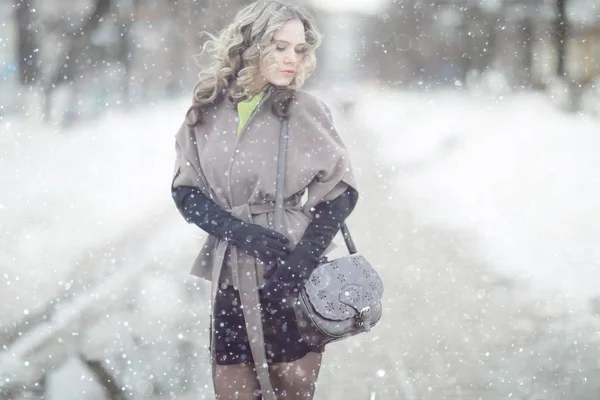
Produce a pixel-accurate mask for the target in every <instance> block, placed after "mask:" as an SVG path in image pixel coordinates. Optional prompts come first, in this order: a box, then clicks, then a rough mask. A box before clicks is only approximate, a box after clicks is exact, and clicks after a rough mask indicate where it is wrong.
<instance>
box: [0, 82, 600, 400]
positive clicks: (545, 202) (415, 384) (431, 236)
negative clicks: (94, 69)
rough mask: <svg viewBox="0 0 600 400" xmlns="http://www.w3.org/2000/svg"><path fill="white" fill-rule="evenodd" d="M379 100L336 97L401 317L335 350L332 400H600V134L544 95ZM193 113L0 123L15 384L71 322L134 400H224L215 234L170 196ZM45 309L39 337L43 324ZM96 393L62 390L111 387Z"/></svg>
mask: <svg viewBox="0 0 600 400" xmlns="http://www.w3.org/2000/svg"><path fill="white" fill-rule="evenodd" d="M361 89H362V91H361V96H360V98H359V99H358V100H357V102H356V105H355V109H354V112H351V113H348V114H344V112H343V111H342V110H341V109H339V108H338V107H337V105H336V100H335V99H333V98H329V99H328V98H327V96H326V95H325V96H324V97H326V101H327V102H328V103H330V104H331V106H332V108H333V109H334V114H335V117H336V120H337V121H338V126H339V129H340V131H341V132H342V135H343V137H344V139H345V140H346V141H347V144H348V146H349V147H350V148H351V151H352V153H353V155H354V156H353V160H354V162H355V167H356V170H357V175H358V179H359V184H360V187H362V195H361V201H360V203H359V207H358V208H357V211H356V212H355V213H354V214H353V216H352V217H351V219H350V221H349V223H350V227H351V230H352V232H353V233H354V235H355V239H356V242H357V245H358V246H359V250H361V251H362V252H363V253H364V254H365V255H366V256H367V258H368V259H370V260H371V261H372V262H373V263H374V264H375V265H376V266H378V267H379V268H380V271H381V273H382V276H383V277H384V280H385V282H386V297H385V307H386V309H385V310H386V314H385V317H386V318H385V319H384V320H383V322H382V323H381V324H380V326H378V327H377V328H376V329H375V330H374V331H373V333H372V334H370V335H369V336H365V337H357V338H354V339H351V340H348V341H346V342H344V343H340V344H336V345H334V346H332V347H331V349H330V350H328V352H327V353H326V357H325V361H326V363H325V366H324V368H323V372H322V379H321V382H322V383H320V386H319V389H318V391H317V397H318V398H322V399H328V400H335V399H338V398H339V399H342V398H345V399H366V398H376V399H377V400H379V399H404V400H408V399H410V400H412V399H436V400H437V399H446V398H447V399H465V400H467V399H468V400H471V399H474V398H479V397H473V396H475V394H474V393H477V396H483V397H481V398H485V399H486V400H488V399H492V400H494V399H505V398H518V399H534V398H535V399H550V398H552V399H555V398H556V399H563V398H564V399H567V398H577V399H578V400H581V399H590V400H591V399H593V398H594V397H584V396H583V395H582V393H585V394H586V395H587V393H588V391H587V386H585V385H586V384H588V385H589V384H590V382H593V383H594V385H596V386H594V387H595V388H598V387H599V385H598V382H596V381H595V380H594V379H593V375H597V373H598V369H599V366H598V364H597V362H595V361H593V360H595V358H594V357H596V356H598V350H597V349H598V348H599V346H598V340H599V339H600V338H598V337H597V333H594V332H597V330H594V329H593V328H596V326H595V325H594V323H595V322H594V321H596V318H597V317H594V316H593V315H592V313H591V312H590V309H589V306H590V304H591V303H590V300H591V299H592V298H593V297H595V296H598V295H600V290H598V288H597V282H599V281H600V279H598V278H600V271H599V267H600V264H599V262H600V246H599V245H597V243H598V239H600V228H598V224H597V223H596V224H595V223H594V222H595V221H596V220H598V216H599V215H600V202H599V201H598V199H600V189H599V188H600V185H599V184H600V161H598V160H600V157H599V156H600V135H599V132H600V122H599V121H598V120H597V119H593V118H588V117H584V116H575V115H568V114H564V113H561V112H559V111H557V110H556V109H555V108H553V107H552V106H551V105H550V104H548V103H547V100H546V99H545V98H543V97H540V96H537V95H518V96H517V95H511V96H507V97H505V98H503V99H491V98H484V97H481V96H473V95H469V94H467V93H458V92H432V93H426V94H424V93H398V92H385V91H380V90H375V89H369V87H368V86H363V87H361ZM345 100H347V99H345ZM346 105H347V103H346ZM185 107H186V102H185V101H184V100H181V101H164V102H161V103H157V104H155V105H153V106H148V107H147V108H146V109H144V110H137V111H133V112H130V113H127V114H124V113H117V112H113V114H112V115H106V116H105V117H103V118H102V119H101V120H99V121H94V122H93V123H90V124H89V125H78V126H75V127H72V128H70V129H69V130H66V131H62V132H57V131H55V130H53V129H50V128H48V127H45V126H43V125H40V124H37V123H35V122H24V121H19V120H16V121H15V120H11V119H8V120H2V121H0V129H1V130H0V187H2V188H3V190H2V191H0V224H1V225H0V273H2V279H1V280H0V300H1V301H2V304H1V306H0V337H6V346H7V347H5V348H4V349H5V350H6V349H9V351H7V352H4V353H2V354H0V373H2V372H5V371H2V368H3V367H6V366H7V365H8V366H11V365H15V367H14V368H15V371H14V372H15V375H17V374H16V372H17V371H16V369H23V368H25V367H24V365H29V364H25V363H23V362H22V361H23V359H28V360H29V359H31V363H32V364H33V363H34V362H40V361H39V360H40V359H44V354H37V356H36V357H34V356H31V354H33V353H35V349H34V348H33V349H30V348H29V347H32V344H33V343H40V342H41V341H42V339H40V338H44V337H45V335H48V332H51V331H52V329H58V328H57V327H56V326H57V325H60V326H61V328H60V329H63V330H64V332H65V335H63V336H61V337H71V338H72V337H77V338H79V339H78V342H77V343H78V345H79V346H80V347H79V348H80V350H81V352H82V353H83V354H84V355H85V356H86V357H89V358H91V359H96V360H98V359H99V360H103V361H105V363H107V366H109V369H110V370H111V371H112V372H113V373H115V374H116V375H117V376H118V378H119V379H120V383H121V384H122V385H123V387H125V388H126V390H127V391H128V392H129V393H130V394H131V396H132V398H138V397H142V396H148V395H150V394H152V393H154V394H155V395H158V394H159V393H160V394H163V395H164V398H175V397H177V398H183V394H181V395H178V392H177V390H181V389H180V388H183V387H185V388H187V389H190V388H191V389H192V390H193V392H192V393H188V395H190V396H192V397H194V398H206V399H208V398H211V394H210V393H211V389H210V384H209V382H210V380H209V371H208V370H207V364H206V363H207V359H206V356H207V354H206V348H205V347H206V345H207V341H206V328H207V324H208V314H207V313H208V310H207V309H206V303H205V300H206V293H205V292H204V289H205V287H206V286H205V285H203V284H201V283H197V282H196V281H195V280H193V279H189V277H188V276H187V272H188V270H189V266H190V264H191V261H192V259H193V257H194V252H195V251H197V248H198V246H199V243H200V242H199V240H200V239H201V237H202V234H201V232H199V230H198V229H197V228H194V227H192V226H189V225H186V224H185V223H184V222H183V220H182V219H181V217H180V216H179V215H178V214H177V212H176V211H175V210H174V207H173V205H172V202H171V199H170V196H169V191H168V187H169V183H170V178H171V173H172V162H173V136H174V134H175V131H176V130H177V128H178V126H179V124H180V123H181V120H182V116H183V114H184V112H185ZM503 277H506V278H503ZM511 281H515V282H517V283H516V284H512V283H510V282H511ZM101 284H104V285H105V286H101ZM73 299H79V300H80V301H73ZM94 300H95V301H94ZM50 301H51V302H52V305H51V306H48V305H47V304H46V303H48V302H50ZM94 303H96V304H95V306H94V307H95V308H96V310H95V311H94V312H90V311H85V309H86V307H88V306H86V304H92V305H93V304H94ZM61 304H62V306H61ZM582 306H583V307H582ZM90 307H91V306H90ZM58 311H62V312H63V314H60V318H56V320H54V317H53V315H55V314H56V313H57V312H58ZM40 312H41V313H42V315H41V316H40V318H38V319H35V320H34V321H36V323H41V324H42V325H41V328H40V329H38V330H37V331H36V330H35V329H32V327H31V326H30V325H31V324H24V322H23V321H27V319H28V318H30V317H32V316H33V315H36V314H37V313H40ZM595 312H596V313H598V312H600V310H596V311H595ZM43 314H47V315H43ZM78 316H81V318H80V319H81V320H83V322H81V321H79V322H72V321H71V320H73V321H75V320H77V319H78ZM61 324H62V325H61ZM14 329H19V330H22V331H21V333H20V334H19V333H18V332H14ZM17 337H19V338H20V339H17ZM67 342H68V341H67ZM60 343H61V344H64V343H63V341H62V339H61V341H60ZM2 344H4V342H3V343H2ZM15 348H16V349H19V350H20V351H22V353H19V354H20V355H22V356H21V358H20V359H17V360H14V359H12V358H11V356H14V355H13V354H9V353H10V350H14V349H15ZM594 349H595V350H594ZM71 351H72V349H71ZM582 352H585V353H586V354H588V355H589V357H587V358H586V357H584V356H581V354H582ZM19 354H18V355H19ZM56 354H59V353H56ZM61 354H62V353H61ZM588 358H589V359H590V360H588ZM357 359H358V360H360V361H357ZM548 360H550V361H548ZM552 360H557V361H552ZM19 361H21V364H20V365H18V367H17V364H14V362H19ZM588 361H589V362H588ZM45 362H47V357H46V361H45ZM11 363H13V364H11ZM80 365H81V364H79V363H78V362H73V360H72V359H71V362H69V363H67V364H63V372H62V374H63V375H62V378H60V376H61V374H60V373H59V374H56V376H55V377H54V380H51V381H49V389H50V388H52V387H54V386H53V385H58V386H60V385H61V384H60V382H65V375H64V374H67V375H66V376H71V375H69V374H73V372H65V371H73V369H77V368H79V367H78V366H80ZM474 365H476V367H474ZM138 366H139V367H138ZM590 366H591V367H590ZM25 369H27V368H25ZM540 371H541V372H540ZM544 374H546V375H544ZM74 376H75V375H74ZM83 376H84V374H82V377H83ZM77 378H79V376H77ZM68 379H69V378H66V381H68ZM82 379H83V378H82ZM52 382H55V383H54V384H53V383H52ZM341 382H342V383H344V389H343V390H342V389H340V383H341ZM548 382H550V383H548ZM582 382H583V383H582ZM585 382H587V383H585ZM86 385H88V386H89V382H87V378H86V381H85V382H84V381H82V382H80V383H79V384H78V387H81V389H80V390H79V389H75V390H70V391H69V392H68V393H71V394H69V395H68V396H67V392H60V393H61V396H62V397H57V398H61V400H65V399H67V397H68V399H77V398H81V397H78V396H80V393H82V392H83V391H84V390H86V393H88V394H91V393H97V392H95V391H94V390H92V389H90V388H89V387H87V388H86ZM550 385H554V386H552V387H553V388H555V389H556V390H555V391H554V392H551V391H549V389H548V388H549V387H550ZM569 385H571V386H569ZM573 385H574V387H575V388H583V389H581V390H580V391H579V392H577V393H578V395H579V397H572V396H571V397H569V396H568V394H569V393H571V394H572V393H574V392H573V391H571V392H569V391H568V390H571V389H572V388H573ZM0 388H1V385H0ZM565 388H567V389H565ZM569 388H570V389H569ZM169 393H174V394H171V395H170V394H169ZM193 393H196V394H193ZM197 393H200V394H201V396H198V395H197ZM369 393H377V395H376V396H378V397H373V396H375V395H370V394H369ZM511 393H512V394H511ZM590 393H591V392H590ZM509 394H511V395H510V396H509ZM55 396H56V394H55ZM65 396H67V397H65ZM90 396H91V395H88V396H87V397H85V398H86V399H92V398H100V397H97V396H99V395H94V396H92V397H90ZM136 396H138V397H136ZM173 396H175V397H173ZM368 396H371V397H368ZM534 396H538V397H534ZM544 396H546V397H544ZM550 396H552V397H550ZM52 398H56V397H52ZM190 398H191V397H190Z"/></svg>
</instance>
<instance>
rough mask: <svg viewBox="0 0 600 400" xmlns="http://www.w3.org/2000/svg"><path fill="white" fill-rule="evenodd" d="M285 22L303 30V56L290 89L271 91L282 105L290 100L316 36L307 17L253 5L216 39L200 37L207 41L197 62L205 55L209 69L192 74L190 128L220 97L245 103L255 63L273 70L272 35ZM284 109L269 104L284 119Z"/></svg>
mask: <svg viewBox="0 0 600 400" xmlns="http://www.w3.org/2000/svg"><path fill="white" fill-rule="evenodd" d="M291 19H298V20H300V22H302V24H303V25H304V31H305V34H306V38H305V40H306V45H307V50H306V52H305V54H304V57H303V59H302V62H301V63H300V65H299V68H298V72H297V74H296V77H295V78H294V79H293V80H292V82H291V84H290V85H289V86H287V87H285V88H277V89H278V90H277V91H276V92H277V93H278V97H279V98H280V100H286V99H290V98H291V97H292V96H293V91H294V90H296V89H299V88H300V87H302V85H303V84H304V82H305V81H306V79H307V78H308V77H310V75H311V74H312V73H313V72H314V70H315V67H316V63H317V60H316V57H315V50H316V49H317V48H318V47H319V46H320V44H321V38H322V36H321V33H319V32H318V31H317V29H316V27H315V23H314V20H313V17H312V16H311V15H310V14H309V13H308V11H306V10H305V9H304V8H302V7H299V6H295V5H289V4H285V3H283V2H281V1H277V0H268V1H265V0H259V1H256V2H254V3H252V4H250V5H248V6H246V7H244V8H242V9H241V10H240V11H239V12H238V13H237V15H236V16H235V18H234V20H233V22H232V23H231V24H230V25H229V26H228V27H226V28H225V29H223V30H222V31H221V32H220V33H219V35H218V37H217V36H214V35H212V34H210V33H208V32H203V33H204V34H206V35H207V36H208V37H209V39H208V40H207V41H206V42H205V43H204V45H203V46H202V52H201V53H200V54H199V56H200V55H203V54H204V53H205V52H208V53H210V55H211V59H212V65H211V66H210V67H209V68H208V69H205V70H202V71H201V72H200V73H199V74H198V82H197V83H196V86H195V88H194V100H193V105H192V106H191V107H190V109H189V110H188V115H189V114H190V112H191V113H192V114H194V119H193V120H194V121H193V123H192V125H196V124H198V123H201V122H202V109H203V108H204V107H205V106H206V105H208V104H212V103H215V102H217V101H219V99H221V98H222V96H223V95H224V94H225V93H226V92H228V94H229V97H230V99H231V100H232V101H234V102H238V101H241V100H243V99H244V98H246V97H247V95H248V90H247V89H246V88H247V87H248V86H249V85H250V84H251V83H252V81H253V80H254V77H255V76H256V75H257V74H258V70H259V62H260V60H261V59H262V60H264V62H265V63H266V65H267V67H269V66H272V65H273V58H272V54H273V52H274V50H275V47H276V45H275V43H274V41H273V34H274V33H275V31H277V30H278V29H279V28H281V27H282V26H283V24H285V23H286V22H287V21H289V20H291ZM286 103H287V101H283V102H281V101H276V102H275V103H274V104H275V106H274V111H275V112H276V114H280V115H283V114H284V113H285V111H284V109H282V108H281V106H282V104H286ZM278 106H279V108H278V109H275V107H278ZM283 108H285V106H283Z"/></svg>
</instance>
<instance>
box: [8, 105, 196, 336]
mask: <svg viewBox="0 0 600 400" xmlns="http://www.w3.org/2000/svg"><path fill="white" fill-rule="evenodd" d="M184 104H185V103H184V102H182V101H173V102H164V103H160V104H158V105H154V106H148V107H147V108H146V109H145V110H142V111H137V112H135V113H132V114H128V113H122V112H112V113H108V114H106V115H105V116H103V117H102V118H100V120H98V121H90V123H88V124H82V125H78V126H75V127H73V128H71V129H67V130H65V131H62V132H58V131H57V130H56V129H54V128H51V127H50V128H49V127H48V126H44V125H42V124H39V123H37V122H24V121H21V120H14V119H5V120H3V121H1V127H2V130H1V135H0V186H1V187H2V188H4V189H3V190H2V191H1V192H0V221H2V225H1V228H0V248H1V249H2V251H1V252H0V268H1V271H2V274H3V277H4V279H2V281H1V283H0V300H1V303H2V306H1V307H0V320H1V321H2V325H3V324H4V323H9V322H10V321H12V320H15V319H17V318H18V316H19V314H22V313H23V310H29V312H32V311H34V310H37V309H39V308H40V307H42V306H43V305H44V303H45V302H46V301H47V300H48V299H49V298H51V297H52V296H53V294H56V293H58V292H59V291H60V290H61V288H63V289H64V288H67V289H68V287H67V285H70V284H71V283H72V282H70V279H69V276H70V275H71V274H72V272H73V271H72V269H73V268H74V267H75V266H76V265H77V264H78V263H80V262H83V261H84V258H85V257H86V255H88V253H89V252H95V251H101V254H98V255H97V256H105V257H106V258H107V263H108V264H110V263H111V261H110V259H111V257H110V254H109V253H110V252H111V250H110V248H111V242H113V243H114V242H116V241H118V240H119V238H121V237H123V236H125V237H126V236H128V235H131V232H132V231H136V230H139V223H140V222H141V221H146V220H149V219H151V218H154V217H155V216H157V215H158V214H160V212H161V210H165V209H170V206H171V204H172V200H171V198H170V191H169V186H170V181H171V174H172V170H173V158H172V154H171V150H173V149H174V145H173V138H174V134H175V131H176V130H177V128H178V126H179V124H180V121H182V120H183V119H182V118H183V115H184V113H185V109H184V107H185V106H184ZM112 262H113V263H114V261H112Z"/></svg>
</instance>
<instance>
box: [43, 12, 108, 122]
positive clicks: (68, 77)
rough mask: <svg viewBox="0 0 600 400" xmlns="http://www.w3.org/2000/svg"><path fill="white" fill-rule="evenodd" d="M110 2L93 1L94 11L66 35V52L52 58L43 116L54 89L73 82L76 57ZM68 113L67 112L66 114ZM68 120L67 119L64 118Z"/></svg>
mask: <svg viewBox="0 0 600 400" xmlns="http://www.w3.org/2000/svg"><path fill="white" fill-rule="evenodd" d="M110 5H111V0H95V2H94V10H93V11H92V13H91V14H90V15H89V16H88V17H87V18H85V19H84V22H83V24H82V25H81V26H78V27H75V29H73V30H71V31H70V32H68V33H67V34H66V36H67V37H68V38H69V41H68V44H67V46H66V51H65V52H62V53H58V54H57V56H56V57H55V58H54V63H53V65H51V67H50V71H49V74H48V79H47V80H46V82H45V83H44V92H45V95H46V99H45V100H46V101H45V104H44V116H45V118H46V119H49V118H50V115H51V111H52V93H53V91H54V89H55V88H56V87H57V86H59V85H61V84H63V83H66V82H73V81H74V79H75V69H76V67H77V65H76V64H77V63H78V57H77V56H78V55H80V53H81V52H82V51H83V50H84V49H85V47H86V46H88V45H89V43H90V38H91V33H92V32H94V31H95V30H96V29H97V28H98V26H99V25H100V21H101V20H102V18H103V17H104V16H105V15H106V14H107V13H108V12H109V10H110ZM69 112H70V111H69V110H68V111H67V114H68V113H69ZM66 118H67V119H69V117H66Z"/></svg>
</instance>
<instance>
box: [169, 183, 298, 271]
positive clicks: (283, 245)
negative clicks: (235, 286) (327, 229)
mask: <svg viewBox="0 0 600 400" xmlns="http://www.w3.org/2000/svg"><path fill="white" fill-rule="evenodd" d="M172 195H173V200H174V201H175V204H176V205H177V208H178V209H179V211H180V212H181V214H182V215H183V217H184V218H185V219H186V221H188V222H190V223H195V224H196V225H198V226H199V227H200V228H201V229H202V230H204V231H205V232H207V233H208V234H210V235H213V236H215V237H218V238H219V239H221V240H227V241H230V242H231V243H233V244H234V245H235V246H236V247H238V248H239V249H241V250H243V251H245V252H246V253H248V254H250V255H252V256H254V257H256V258H258V259H260V260H261V261H263V262H265V263H267V264H274V263H275V262H276V260H277V259H278V258H283V257H286V256H287V255H288V254H289V252H290V241H289V239H288V238H287V237H285V236H284V235H282V234H281V233H279V232H276V231H274V230H272V229H268V228H264V227H262V226H260V225H257V224H252V223H248V222H244V221H242V220H241V219H239V218H236V217H234V216H232V215H231V214H230V213H228V212H227V211H225V210H223V209H222V208H221V207H219V206H218V205H217V204H216V203H215V202H214V201H212V200H211V199H209V198H208V197H207V196H206V195H205V194H204V193H202V192H201V191H200V189H198V188H196V187H193V186H179V187H177V188H175V189H172Z"/></svg>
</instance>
